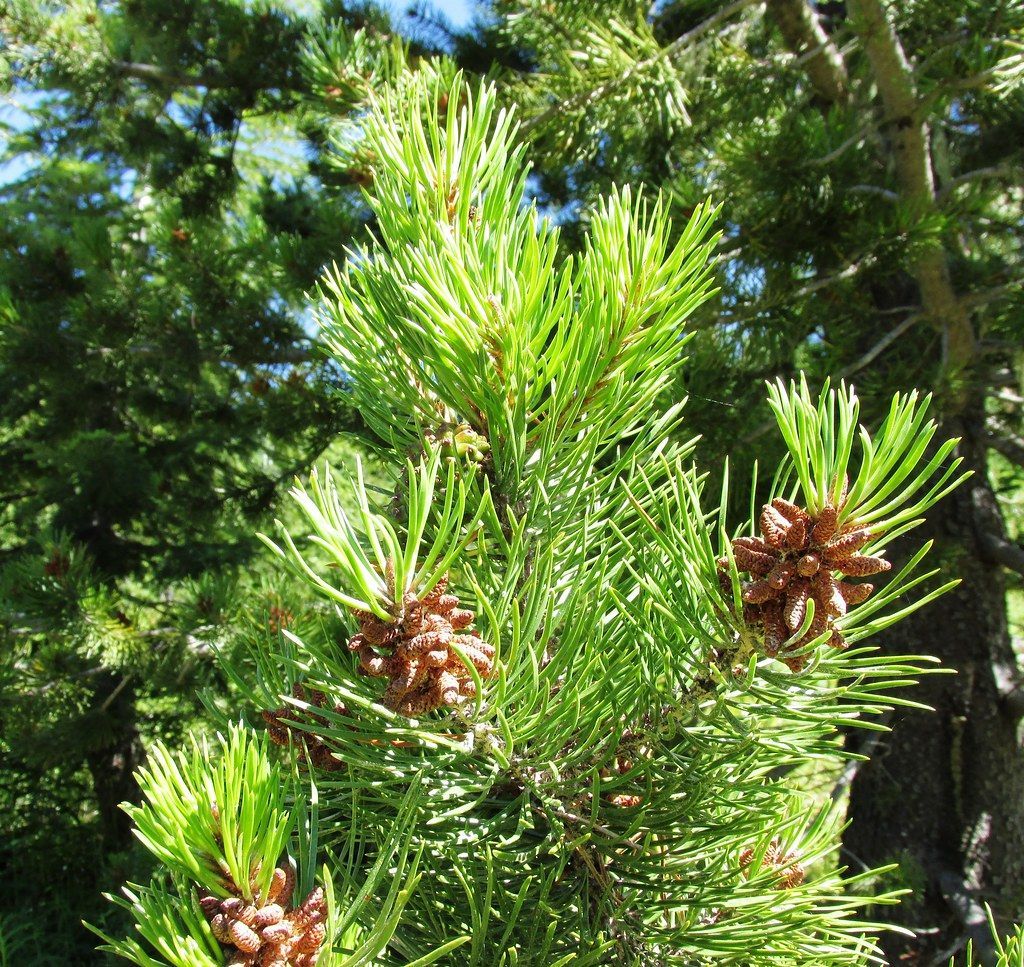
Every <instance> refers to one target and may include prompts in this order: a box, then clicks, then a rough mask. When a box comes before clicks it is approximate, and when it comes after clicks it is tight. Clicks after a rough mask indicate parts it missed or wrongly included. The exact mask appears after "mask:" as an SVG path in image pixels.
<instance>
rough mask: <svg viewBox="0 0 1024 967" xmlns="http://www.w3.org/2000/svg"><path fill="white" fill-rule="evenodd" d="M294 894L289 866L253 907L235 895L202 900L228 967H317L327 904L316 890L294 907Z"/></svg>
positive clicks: (277, 872)
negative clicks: (226, 957) (226, 959)
mask: <svg viewBox="0 0 1024 967" xmlns="http://www.w3.org/2000/svg"><path fill="white" fill-rule="evenodd" d="M294 890H295V871H294V870H293V869H292V868H291V865H290V864H285V865H284V866H279V867H277V868H276V869H275V870H274V878H273V880H271V883H270V888H269V889H268V890H267V892H266V896H264V897H256V898H254V899H253V901H252V902H251V903H250V902H248V901H246V900H244V899H242V898H241V897H237V896H233V897H228V898H227V899H226V900H221V899H219V898H217V897H215V896H204V897H200V898H199V906H200V908H201V909H202V911H203V914H204V915H205V916H206V919H207V920H208V921H209V923H210V930H211V931H212V932H213V935H214V937H216V938H217V940H218V941H219V942H220V944H221V945H222V946H223V947H224V948H225V954H226V955H227V956H228V957H229V958H230V959H229V960H228V961H227V963H228V965H229V967H315V965H316V963H317V961H318V960H319V959H320V948H321V946H322V945H323V942H324V940H325V939H326V936H327V927H326V922H327V900H326V898H325V897H324V891H323V890H322V889H320V887H316V888H315V889H314V890H313V892H312V893H310V895H309V896H308V897H306V899H305V900H303V901H302V903H300V904H299V905H298V906H292V905H291V903H292V893H293V892H294Z"/></svg>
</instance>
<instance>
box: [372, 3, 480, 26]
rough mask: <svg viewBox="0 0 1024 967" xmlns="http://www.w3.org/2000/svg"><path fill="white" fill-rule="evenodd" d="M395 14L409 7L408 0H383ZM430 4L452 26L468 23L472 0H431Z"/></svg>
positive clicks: (401, 12) (403, 11)
mask: <svg viewBox="0 0 1024 967" xmlns="http://www.w3.org/2000/svg"><path fill="white" fill-rule="evenodd" d="M383 3H384V4H385V6H388V7H390V8H391V9H392V10H394V11H395V13H397V14H403V13H405V11H406V10H408V9H409V0H383ZM431 6H433V7H435V8H436V9H437V10H440V11H441V13H443V14H444V15H445V16H446V17H447V18H448V20H449V21H451V24H452V26H453V27H461V26H463V25H464V24H466V23H468V22H469V20H470V17H471V16H472V13H473V0H431Z"/></svg>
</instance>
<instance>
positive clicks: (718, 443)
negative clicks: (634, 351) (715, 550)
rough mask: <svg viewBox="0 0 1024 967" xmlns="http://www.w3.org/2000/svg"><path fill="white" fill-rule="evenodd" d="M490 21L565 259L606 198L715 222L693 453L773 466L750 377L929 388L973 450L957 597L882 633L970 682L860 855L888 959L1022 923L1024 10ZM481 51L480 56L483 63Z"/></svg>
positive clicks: (857, 847) (502, 5)
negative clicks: (658, 196)
mask: <svg viewBox="0 0 1024 967" xmlns="http://www.w3.org/2000/svg"><path fill="white" fill-rule="evenodd" d="M488 8H489V10H490V12H491V14H492V15H491V16H490V17H484V18H481V23H482V24H483V25H484V28H485V29H484V30H483V31H482V37H483V42H484V43H485V46H486V43H487V42H488V41H489V42H490V43H491V44H492V46H495V45H496V46H497V47H498V49H500V50H501V51H502V53H501V55H500V56H501V57H502V59H503V61H504V62H506V63H511V62H513V61H514V60H515V59H516V58H517V57H518V58H519V59H520V60H521V61H523V62H524V65H523V66H522V67H520V68H519V69H517V70H507V71H506V72H505V74H504V78H505V89H506V91H507V96H508V97H509V98H510V99H512V100H514V101H515V102H517V103H519V104H520V105H521V106H522V107H523V109H524V111H525V118H524V126H525V131H526V136H527V137H528V140H529V143H530V145H531V153H532V156H533V157H534V158H535V159H536V160H537V162H538V168H539V171H538V177H537V184H538V186H539V191H540V198H541V201H542V203H545V204H547V205H549V206H551V207H552V208H554V209H555V210H557V211H558V213H559V216H560V219H561V221H562V223H563V226H564V230H565V236H566V238H567V239H568V240H569V241H570V243H571V244H572V245H573V246H574V247H578V246H579V245H580V244H581V238H582V235H583V233H584V232H585V229H586V226H587V222H588V219H589V213H590V211H591V210H592V208H593V205H594V202H595V200H596V199H597V198H598V197H600V196H601V195H603V194H604V193H606V192H607V191H608V190H609V186H610V185H612V184H616V183H619V184H621V183H627V182H628V183H633V184H637V183H646V184H648V185H650V186H656V187H658V188H660V189H661V190H662V191H663V192H664V193H665V195H666V197H669V198H671V199H672V205H673V209H672V210H673V213H674V214H676V215H677V217H678V216H679V215H680V214H682V215H685V213H686V212H688V211H689V210H691V209H692V208H693V206H694V205H695V204H698V203H699V202H700V200H701V199H702V198H703V197H705V196H707V195H712V196H714V197H716V198H718V199H721V200H723V201H724V202H725V213H726V215H725V217H726V221H725V222H724V223H723V229H724V237H723V239H722V241H721V243H720V245H719V248H718V255H719V262H718V270H717V273H716V282H717V284H718V286H719V289H720V294H719V296H718V297H717V298H716V299H714V300H711V301H709V302H708V303H706V304H705V306H704V307H703V309H701V310H699V311H698V312H697V313H696V314H695V315H694V316H693V317H692V318H691V320H690V324H689V325H690V328H691V329H692V330H693V331H694V333H695V339H694V341H693V342H692V343H691V344H690V352H691V353H692V356H693V363H692V365H690V366H688V367H686V368H685V369H683V370H682V373H681V380H680V388H679V390H678V392H679V393H680V394H683V393H687V394H689V395H690V398H691V408H690V420H691V422H690V425H691V427H692V428H693V429H694V430H695V431H699V432H701V433H702V434H703V437H704V441H703V443H702V449H701V453H702V454H703V455H706V456H707V457H708V458H711V457H712V456H716V455H721V454H729V456H730V458H731V461H732V463H733V465H734V467H735V468H736V469H738V470H740V471H741V472H744V471H746V470H747V468H749V467H751V466H752V465H753V463H754V462H755V461H761V462H762V464H764V463H765V462H767V463H768V464H769V465H771V464H772V463H773V462H774V460H775V459H777V457H778V441H775V440H773V439H772V433H771V430H772V428H773V426H774V423H773V421H772V419H771V416H770V414H769V413H768V412H767V410H766V409H765V406H764V401H763V399H762V394H761V384H762V381H763V380H764V379H775V378H776V377H778V376H782V377H783V378H786V379H788V378H790V377H791V376H793V375H794V374H795V373H796V372H798V371H805V372H807V373H809V374H813V378H814V379H817V380H821V379H823V378H824V377H825V376H827V375H831V376H842V377H846V378H852V379H855V380H856V382H857V386H858V390H859V392H860V395H861V398H862V400H863V404H864V418H865V420H866V422H867V424H868V425H869V426H877V425H878V424H879V422H880V421H881V420H882V419H883V418H884V416H885V414H886V412H887V410H888V405H889V400H890V398H891V394H892V392H893V390H894V389H897V388H899V389H903V390H909V389H911V388H914V387H921V388H927V389H930V390H932V391H933V392H934V394H935V396H936V403H937V407H938V409H937V412H938V413H939V416H940V419H941V421H942V425H943V433H942V434H941V436H943V437H945V436H957V437H960V438H961V441H962V442H961V444H960V449H959V453H960V454H961V455H962V456H963V458H964V460H965V461H966V464H967V465H968V466H969V467H970V468H971V469H972V470H973V472H974V476H973V478H972V483H971V485H970V486H969V487H967V488H964V489H962V490H961V491H958V492H957V493H955V494H954V495H952V496H951V497H950V498H949V499H948V500H947V501H946V502H944V503H943V504H942V505H941V506H940V507H939V508H937V509H936V511H935V512H934V513H933V514H932V516H931V519H930V522H929V524H928V530H929V534H930V535H931V536H933V537H934V538H935V539H936V540H937V542H938V545H939V553H940V554H941V555H942V557H943V559H944V560H946V561H948V562H949V563H950V566H952V567H955V569H956V571H957V573H958V574H959V575H960V576H961V577H962V578H963V584H962V585H961V587H960V588H959V589H958V590H957V591H956V592H954V593H953V594H951V595H949V596H948V597H946V598H945V599H944V600H943V601H942V602H941V603H940V604H937V605H936V609H935V610H933V611H930V612H927V613H923V614H922V615H921V616H919V617H918V618H911V619H910V620H908V621H907V622H905V623H903V624H902V625H901V626H900V627H899V628H896V629H893V631H892V632H890V633H889V634H887V635H886V636H885V639H884V643H885V644H886V647H889V648H891V649H892V650H893V651H899V650H910V651H913V652H927V653H931V654H935V655H937V656H938V657H939V658H941V660H942V662H943V664H944V665H945V666H946V667H948V668H951V669H955V670H956V671H957V672H958V674H957V675H956V676H955V677H953V676H950V677H940V676H936V677H934V678H930V679H929V680H927V681H926V682H925V683H923V685H922V691H921V693H920V696H921V701H922V702H923V703H925V704H927V705H929V706H931V707H932V708H934V709H935V710H936V712H935V713H933V712H930V711H924V710H922V711H916V710H908V711H906V712H900V713H898V714H897V715H895V716H894V717H893V718H892V719H891V720H890V721H889V724H890V725H892V726H893V734H892V736H891V737H889V738H887V739H886V740H885V741H884V745H883V746H882V748H884V750H885V753H886V755H885V761H884V764H883V763H881V762H872V763H870V764H868V765H866V766H865V767H864V768H863V769H860V770H859V771H857V773H856V776H855V778H854V780H853V782H852V784H851V802H850V818H851V826H850V829H849V831H848V833H847V834H846V837H845V843H846V846H847V848H848V849H849V851H850V855H851V856H856V857H858V858H860V859H861V860H863V861H864V862H866V863H867V864H869V865H876V864H882V863H889V862H898V863H899V864H900V868H901V869H900V873H899V876H898V879H897V880H896V882H898V883H899V884H901V885H906V886H908V887H911V888H912V889H913V890H914V897H913V898H912V899H911V900H908V901H907V902H905V903H903V904H901V905H900V906H899V907H897V908H893V909H891V910H890V911H887V912H885V913H884V914H883V915H884V916H892V917H894V918H896V920H897V921H898V922H900V923H902V924H904V925H905V926H912V927H915V928H920V929H921V936H920V937H919V938H918V939H917V940H913V939H911V938H909V937H907V936H905V935H900V934H896V933H893V934H890V935H888V936H887V940H886V950H887V954H888V955H889V957H890V959H892V960H893V962H895V961H896V960H898V959H899V958H901V957H902V956H903V955H904V954H906V955H907V956H920V957H922V958H924V959H926V960H927V959H934V958H936V957H938V956H941V952H942V951H944V950H946V949H949V948H950V947H952V946H956V944H957V942H958V939H959V938H961V937H962V935H963V934H965V933H966V934H968V935H972V934H973V935H977V937H978V942H979V943H983V942H986V941H985V936H986V935H987V927H986V923H985V915H984V911H983V909H982V907H981V905H980V902H979V901H980V900H983V899H986V898H987V899H990V900H997V901H998V906H999V908H1000V912H1001V914H1002V915H1005V916H1019V915H1020V913H1021V909H1020V897H1021V895H1022V893H1021V890H1022V883H1024V879H1022V876H1024V867H1022V865H1021V860H1020V858H1021V856H1022V855H1024V842H1022V840H1021V826H1020V822H1019V812H1020V802H1021V798H1022V794H1024V758H1022V757H1021V754H1020V752H1021V749H1020V737H1019V720H1020V714H1021V704H1020V696H1021V688H1020V674H1019V669H1018V658H1017V656H1016V655H1015V652H1014V648H1013V643H1012V641H1011V636H1010V635H1009V634H1008V627H1007V606H1006V591H1007V586H1008V585H1009V587H1010V588H1011V589H1013V590H1014V591H1015V593H1016V594H1017V595H1018V597H1017V598H1016V599H1014V600H1016V601H1019V589H1020V579H1019V575H1020V574H1021V573H1022V571H1024V557H1022V555H1021V549H1020V539H1019V538H1020V534H1021V523H1020V515H1019V490H1020V484H1021V479H1022V478H1021V469H1020V468H1021V466H1022V465H1024V449H1022V448H1021V446H1020V445H1019V444H1020V436H1021V422H1020V421H1021V410H1020V402H1021V395H1022V394H1021V385H1022V376H1021V372H1022V371H1021V353H1020V346H1021V344H1022V338H1021V329H1020V319H1021V318H1022V317H1021V312H1020V307H1021V289H1020V283H1019V280H1020V266H1021V231H1020V229H1021V218H1020V173H1021V167H1020V165H1021V154H1020V145H1021V143H1022V132H1021V119H1022V118H1024V110H1022V106H1024V102H1022V96H1024V94H1022V91H1024V88H1022V86H1021V83H1020V82H1021V73H1020V34H1021V30H1022V29H1024V19H1022V8H1021V5H1020V4H1019V3H1015V2H1006V3H1002V2H995V3H974V2H961V0H954V2H945V0H921V2H914V3H898V4H883V3H879V2H874V0H871V2H868V0H863V2H862V0H857V2H853V0H850V2H847V3H838V2H828V3H826V2H819V3H815V2H808V0H769V2H767V3H766V4H753V3H749V2H745V0H736V2H718V0H709V2H702V3H698V2H685V3H684V2H669V3H664V4H657V5H653V6H652V5H650V4H638V3H633V2H630V0H607V2H600V3H590V2H588V3H579V2H573V0H560V2H555V3H552V2H547V0H527V2H515V3H511V2H502V0H498V2H495V3H492V4H489V5H488ZM480 43H481V41H480V39H473V40H467V41H466V42H465V45H466V47H467V49H468V51H469V53H470V56H471V57H472V59H473V61H474V62H476V61H478V60H479V59H480V54H479V53H478V51H477V50H476V48H477V47H478V46H479V44H480ZM1007 515H1008V517H1009V519H1008V520H1004V516H1007ZM911 553H912V547H911V546H909V545H908V546H900V545H896V546H894V548H893V554H894V556H896V557H900V558H904V557H906V556H907V555H909V554H911ZM1017 611H1018V613H1019V605H1018V606H1017ZM1015 638H1016V639H1017V643H1018V648H1019V640H1020V628H1019V624H1018V626H1017V628H1016V634H1015ZM849 741H850V743H851V749H856V748H858V747H859V746H860V742H861V740H860V739H858V737H857V736H856V735H851V736H850V739H849ZM875 744H876V743H875V742H874V741H873V740H872V741H869V742H868V743H867V747H873V746H874V745H875ZM876 759H877V757H876ZM851 776H853V773H851Z"/></svg>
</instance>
